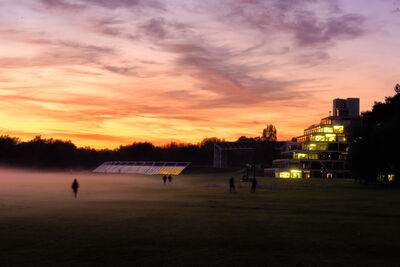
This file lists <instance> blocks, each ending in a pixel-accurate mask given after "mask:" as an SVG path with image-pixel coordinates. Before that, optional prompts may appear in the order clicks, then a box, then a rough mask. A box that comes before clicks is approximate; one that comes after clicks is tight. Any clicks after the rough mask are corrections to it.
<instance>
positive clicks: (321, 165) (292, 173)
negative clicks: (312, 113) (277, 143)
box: [265, 98, 361, 179]
mask: <svg viewBox="0 0 400 267" xmlns="http://www.w3.org/2000/svg"><path fill="white" fill-rule="evenodd" d="M359 103H360V100H359V99H358V98H348V99H334V100H333V112H332V114H333V116H329V117H326V118H322V119H321V122H320V123H319V124H314V125H312V126H310V127H308V128H307V129H305V130H304V133H303V135H301V136H299V137H297V138H296V142H295V143H289V145H288V146H287V149H286V150H285V151H283V152H282V154H281V158H280V159H277V160H274V161H273V163H272V168H269V169H265V175H266V176H270V177H276V178H328V179H331V178H344V177H350V175H351V174H350V172H349V167H348V160H347V159H348V153H349V142H348V140H349V137H350V135H351V134H352V133H353V132H354V129H356V128H357V127H359V126H360V124H361V117H360V114H359V112H360V111H359V105H360V104H359Z"/></svg>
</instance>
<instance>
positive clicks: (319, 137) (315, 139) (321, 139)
mask: <svg viewBox="0 0 400 267" xmlns="http://www.w3.org/2000/svg"><path fill="white" fill-rule="evenodd" d="M313 139H314V140H313V141H317V142H321V141H325V136H323V135H315V136H313Z"/></svg>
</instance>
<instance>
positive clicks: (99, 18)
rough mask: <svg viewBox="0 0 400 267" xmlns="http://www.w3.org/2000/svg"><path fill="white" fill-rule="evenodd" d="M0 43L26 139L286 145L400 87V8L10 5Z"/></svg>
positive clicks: (26, 1) (271, 3) (217, 1)
mask: <svg viewBox="0 0 400 267" xmlns="http://www.w3.org/2000/svg"><path fill="white" fill-rule="evenodd" d="M0 34H1V35H0V36H1V39H0V40H1V42H0V101H1V103H0V134H10V135H12V136H18V137H21V138H22V139H23V140H28V139H32V138H33V137H34V136H35V135H42V137H45V138H50V137H53V138H58V139H70V140H72V141H73V142H74V143H75V144H76V145H78V146H92V147H95V148H105V147H108V148H115V147H118V146H119V145H120V144H130V143H132V142H135V141H137V142H139V141H145V140H147V141H152V142H153V143H154V144H156V145H163V144H166V143H169V142H171V141H175V142H185V143H197V142H199V141H201V140H202V139H203V138H204V137H213V136H216V137H219V138H225V139H227V140H236V139H237V138H238V137H239V136H242V135H246V136H259V135H260V134H261V132H262V129H263V128H264V127H265V125H266V124H267V123H272V124H274V125H275V126H276V128H277V129H278V139H279V140H287V139H290V138H291V137H293V136H297V135H300V134H301V133H302V130H303V129H304V128H305V127H307V126H309V125H310V124H313V123H316V122H318V121H319V120H320V118H321V117H322V116H327V115H329V111H330V110H331V109H332V99H333V98H337V97H341V98H347V97H359V98H360V99H361V110H368V109H370V108H371V106H372V105H373V103H374V101H382V100H384V97H385V96H389V95H393V94H394V90H393V87H394V85H395V84H396V83H397V82H400V60H399V59H400V1H397V0H331V1H329V0H321V1H318V0H202V1H195V0H163V1H161V0H112V1H111V0H74V1H73V0H0Z"/></svg>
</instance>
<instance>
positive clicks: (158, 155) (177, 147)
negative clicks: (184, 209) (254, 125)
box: [0, 125, 276, 169]
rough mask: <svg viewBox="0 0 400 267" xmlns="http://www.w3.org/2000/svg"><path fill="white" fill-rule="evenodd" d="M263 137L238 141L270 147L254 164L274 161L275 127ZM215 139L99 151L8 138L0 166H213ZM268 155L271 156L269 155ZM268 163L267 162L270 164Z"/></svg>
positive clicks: (1, 146)
mask: <svg viewBox="0 0 400 267" xmlns="http://www.w3.org/2000/svg"><path fill="white" fill-rule="evenodd" d="M266 129H268V130H264V131H263V134H262V135H261V137H255V138H248V137H245V136H242V137H240V138H239V139H238V140H237V141H238V142H247V143H252V144H254V145H258V146H264V147H268V149H267V150H266V151H264V150H265V149H264V150H263V149H259V152H258V154H257V155H256V158H257V159H258V160H256V159H252V160H253V161H255V162H254V163H258V162H261V163H265V159H267V161H269V162H271V161H272V157H273V156H272V153H273V149H272V147H273V146H271V145H267V144H268V143H272V142H274V141H276V128H275V127H274V126H273V125H267V128H266ZM224 141H225V140H224V139H219V138H216V137H211V138H205V139H204V140H203V141H201V142H200V143H198V144H178V143H174V142H172V143H170V144H168V145H165V146H155V145H153V144H152V143H151V142H135V143H132V144H130V145H125V146H120V147H119V148H117V149H114V150H111V149H101V150H96V149H93V148H90V147H77V146H75V145H74V144H73V143H72V142H71V141H69V140H68V141H65V140H57V139H52V138H49V139H46V138H42V137H41V136H36V137H35V138H33V139H32V140H29V141H21V140H20V139H19V138H17V137H11V136H9V135H3V136H0V164H2V165H3V166H10V167H31V168H57V169H68V168H74V169H89V168H94V167H96V166H98V165H100V164H102V163H103V162H105V161H188V162H191V163H192V164H194V165H202V166H212V164H213V156H214V144H215V143H216V142H224ZM267 154H269V155H270V156H268V155H267ZM267 163H268V162H267Z"/></svg>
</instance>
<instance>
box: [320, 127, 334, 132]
mask: <svg viewBox="0 0 400 267" xmlns="http://www.w3.org/2000/svg"><path fill="white" fill-rule="evenodd" d="M333 127H335V126H333ZM323 132H324V133H333V129H332V127H324V131H323Z"/></svg>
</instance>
